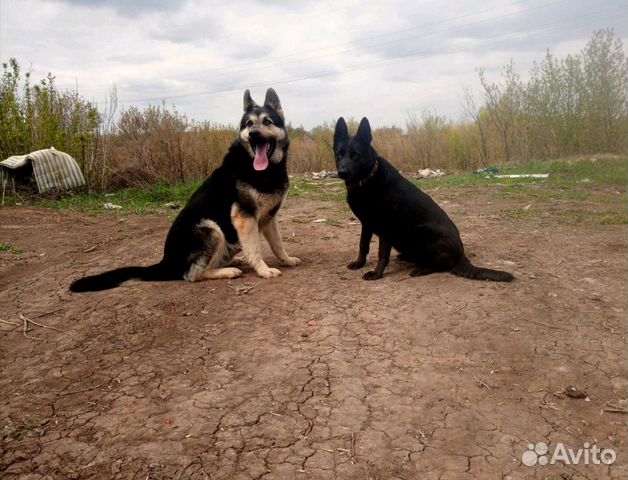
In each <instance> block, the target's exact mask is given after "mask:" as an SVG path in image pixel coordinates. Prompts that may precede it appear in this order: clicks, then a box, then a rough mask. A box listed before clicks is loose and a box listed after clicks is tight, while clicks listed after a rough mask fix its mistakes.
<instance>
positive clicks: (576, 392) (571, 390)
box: [565, 385, 589, 398]
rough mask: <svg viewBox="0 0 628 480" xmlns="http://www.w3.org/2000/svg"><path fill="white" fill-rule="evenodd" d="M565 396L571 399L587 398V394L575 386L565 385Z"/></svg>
mask: <svg viewBox="0 0 628 480" xmlns="http://www.w3.org/2000/svg"><path fill="white" fill-rule="evenodd" d="M565 395H567V396H568V397H571V398H589V395H588V394H587V392H585V391H584V390H583V389H581V388H580V387H577V386H575V385H567V386H566V387H565Z"/></svg>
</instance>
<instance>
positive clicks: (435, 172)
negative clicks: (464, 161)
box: [410, 168, 447, 178]
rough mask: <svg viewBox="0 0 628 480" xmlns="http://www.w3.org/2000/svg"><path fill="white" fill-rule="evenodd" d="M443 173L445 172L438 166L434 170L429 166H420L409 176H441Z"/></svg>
mask: <svg viewBox="0 0 628 480" xmlns="http://www.w3.org/2000/svg"><path fill="white" fill-rule="evenodd" d="M443 175H447V173H446V172H444V171H443V170H441V169H440V168H437V169H436V170H433V169H431V168H422V169H420V170H419V171H418V172H416V173H411V174H410V176H411V177H414V178H430V177H442V176H443Z"/></svg>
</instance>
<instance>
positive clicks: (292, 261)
mask: <svg viewBox="0 0 628 480" xmlns="http://www.w3.org/2000/svg"><path fill="white" fill-rule="evenodd" d="M281 263H282V264H284V265H285V266H286V267H296V266H297V265H300V264H301V259H300V258H297V257H288V258H286V259H285V260H283V261H282V262H281Z"/></svg>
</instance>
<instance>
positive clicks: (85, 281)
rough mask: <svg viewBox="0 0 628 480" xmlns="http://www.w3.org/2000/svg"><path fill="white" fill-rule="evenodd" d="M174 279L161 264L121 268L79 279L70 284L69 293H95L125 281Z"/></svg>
mask: <svg viewBox="0 0 628 480" xmlns="http://www.w3.org/2000/svg"><path fill="white" fill-rule="evenodd" d="M175 278H176V277H175V275H173V274H172V272H169V271H168V270H167V269H166V268H164V266H163V265H162V264H161V263H157V264H155V265H151V266H149V267H123V268H116V269H115V270H110V271H108V272H103V273H99V274H98V275H91V276H89V277H84V278H79V279H78V280H75V281H74V282H72V285H70V291H72V292H96V291H100V290H109V289H110V288H115V287H119V286H120V284H122V283H124V282H126V281H127V280H131V279H136V280H153V281H165V280H174V279H175Z"/></svg>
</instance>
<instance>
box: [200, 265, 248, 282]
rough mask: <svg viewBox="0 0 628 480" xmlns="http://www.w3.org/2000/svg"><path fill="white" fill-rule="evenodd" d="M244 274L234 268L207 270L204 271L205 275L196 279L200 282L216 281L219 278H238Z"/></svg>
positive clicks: (202, 274)
mask: <svg viewBox="0 0 628 480" xmlns="http://www.w3.org/2000/svg"><path fill="white" fill-rule="evenodd" d="M241 274H242V270H240V269H239V268H234V267H225V268H207V269H205V270H203V273H201V275H200V276H199V277H198V278H197V279H196V281H199V280H216V279H219V278H236V277H239V276H240V275H241Z"/></svg>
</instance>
